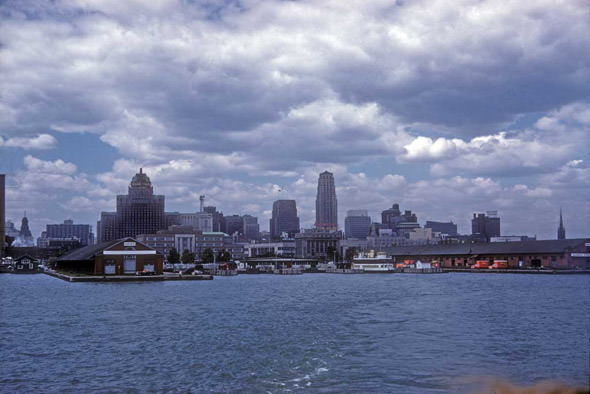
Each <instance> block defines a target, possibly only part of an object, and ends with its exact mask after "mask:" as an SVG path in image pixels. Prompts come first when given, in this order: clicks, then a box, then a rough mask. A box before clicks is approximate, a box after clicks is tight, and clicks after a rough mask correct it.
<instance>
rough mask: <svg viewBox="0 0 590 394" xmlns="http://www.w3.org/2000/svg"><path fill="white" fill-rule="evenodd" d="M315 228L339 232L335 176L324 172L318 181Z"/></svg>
mask: <svg viewBox="0 0 590 394" xmlns="http://www.w3.org/2000/svg"><path fill="white" fill-rule="evenodd" d="M315 227H316V229H318V230H322V231H333V230H338V201H337V199H336V187H335V186H334V175H333V174H332V173H331V172H328V171H324V172H322V173H321V174H320V178H319V179H318V194H317V197H316V200H315Z"/></svg>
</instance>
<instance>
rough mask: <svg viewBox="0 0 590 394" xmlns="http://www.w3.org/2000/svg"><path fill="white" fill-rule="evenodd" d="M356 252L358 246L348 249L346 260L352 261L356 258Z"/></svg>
mask: <svg viewBox="0 0 590 394" xmlns="http://www.w3.org/2000/svg"><path fill="white" fill-rule="evenodd" d="M355 254H356V248H348V249H346V257H345V259H346V261H348V262H351V261H352V259H354V255H355Z"/></svg>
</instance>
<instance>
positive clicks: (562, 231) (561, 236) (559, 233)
mask: <svg viewBox="0 0 590 394" xmlns="http://www.w3.org/2000/svg"><path fill="white" fill-rule="evenodd" d="M557 239H565V227H563V215H562V214H561V208H559V228H558V229H557Z"/></svg>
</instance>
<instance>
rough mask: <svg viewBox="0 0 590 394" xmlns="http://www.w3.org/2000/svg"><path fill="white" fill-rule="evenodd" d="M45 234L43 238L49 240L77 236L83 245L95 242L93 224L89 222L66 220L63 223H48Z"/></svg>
mask: <svg viewBox="0 0 590 394" xmlns="http://www.w3.org/2000/svg"><path fill="white" fill-rule="evenodd" d="M43 235H44V237H43ZM43 235H42V237H41V238H45V239H47V240H48V241H50V240H64V239H72V238H77V239H78V240H79V242H80V245H81V246H87V245H92V244H94V234H93V233H92V226H91V225H89V224H74V221H73V220H64V222H63V223H62V224H48V225H47V226H46V230H45V232H44V234H43Z"/></svg>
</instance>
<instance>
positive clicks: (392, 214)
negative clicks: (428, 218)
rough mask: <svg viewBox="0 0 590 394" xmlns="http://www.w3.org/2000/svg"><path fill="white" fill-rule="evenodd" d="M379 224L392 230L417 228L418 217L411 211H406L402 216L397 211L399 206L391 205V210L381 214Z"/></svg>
mask: <svg viewBox="0 0 590 394" xmlns="http://www.w3.org/2000/svg"><path fill="white" fill-rule="evenodd" d="M381 223H382V224H383V225H385V226H386V227H387V228H390V229H392V230H399V229H400V228H402V227H404V228H405V227H408V228H415V227H420V226H418V225H417V224H418V217H417V216H416V214H415V213H412V211H411V210H406V211H405V212H404V213H403V214H402V212H401V211H400V209H399V204H393V205H392V207H391V208H389V209H386V210H385V211H383V212H381Z"/></svg>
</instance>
